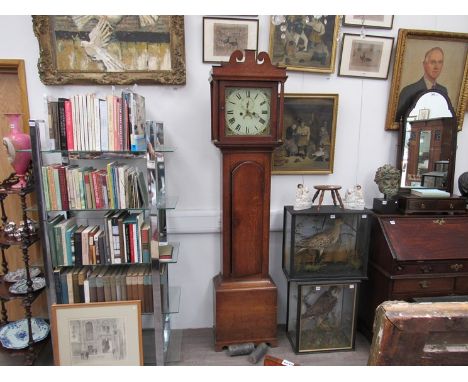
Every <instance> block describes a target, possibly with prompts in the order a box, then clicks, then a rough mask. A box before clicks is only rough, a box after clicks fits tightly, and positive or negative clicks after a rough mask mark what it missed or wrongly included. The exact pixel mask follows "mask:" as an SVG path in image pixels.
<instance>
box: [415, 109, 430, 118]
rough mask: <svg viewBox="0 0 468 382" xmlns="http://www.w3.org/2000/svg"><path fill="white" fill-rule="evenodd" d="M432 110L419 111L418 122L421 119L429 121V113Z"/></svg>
mask: <svg viewBox="0 0 468 382" xmlns="http://www.w3.org/2000/svg"><path fill="white" fill-rule="evenodd" d="M430 111H431V109H419V113H418V120H420V119H429V113H430Z"/></svg>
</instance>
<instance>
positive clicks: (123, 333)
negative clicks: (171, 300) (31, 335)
mask: <svg viewBox="0 0 468 382" xmlns="http://www.w3.org/2000/svg"><path fill="white" fill-rule="evenodd" d="M51 313H52V317H51V326H52V340H53V348H54V363H55V365H56V366H140V365H143V345H142V327H141V302H140V301H139V300H135V301H111V302H96V303H93V302H92V303H86V304H54V305H52V306H51Z"/></svg>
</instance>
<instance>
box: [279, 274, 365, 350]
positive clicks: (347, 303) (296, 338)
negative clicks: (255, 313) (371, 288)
mask: <svg viewBox="0 0 468 382" xmlns="http://www.w3.org/2000/svg"><path fill="white" fill-rule="evenodd" d="M358 285H359V281H341V282H338V283H334V282H332V283H330V282H328V283H323V284H320V283H310V282H305V281H304V282H303V281H291V282H289V283H288V315H287V324H286V325H287V334H288V338H289V340H290V341H291V345H292V347H293V349H294V351H295V352H296V353H303V352H320V351H332V350H333V351H335V350H352V349H354V340H355V333H356V300H357V295H358V293H357V289H358Z"/></svg>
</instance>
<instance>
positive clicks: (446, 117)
mask: <svg viewBox="0 0 468 382" xmlns="http://www.w3.org/2000/svg"><path fill="white" fill-rule="evenodd" d="M456 148H457V121H456V117H455V112H454V110H453V107H452V105H451V103H450V100H449V99H448V97H447V96H446V95H445V94H443V93H441V92H439V91H437V90H432V89H431V90H428V91H426V92H423V93H421V94H420V95H419V96H418V97H416V99H415V100H414V102H413V105H412V106H411V107H410V108H409V110H408V111H407V113H406V114H405V118H404V119H403V121H402V124H401V130H400V141H399V148H398V155H397V158H398V159H397V162H398V163H397V166H398V167H399V169H400V170H401V179H400V190H401V192H402V193H407V192H409V191H410V190H411V189H412V188H436V189H440V190H444V191H447V192H449V193H452V191H453V176H454V170H455V156H456Z"/></svg>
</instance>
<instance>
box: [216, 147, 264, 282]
mask: <svg viewBox="0 0 468 382" xmlns="http://www.w3.org/2000/svg"><path fill="white" fill-rule="evenodd" d="M269 156H270V154H269V153H268V154H267V153H250V154H246V153H231V154H228V155H226V154H225V156H224V159H225V166H228V167H229V171H228V172H226V173H225V174H226V175H227V176H226V175H225V181H226V182H227V183H228V184H226V186H227V187H228V188H227V189H228V190H230V194H231V199H230V200H225V201H224V206H223V212H224V216H223V219H224V223H225V224H224V225H223V229H224V230H227V231H228V232H229V233H230V234H229V235H226V236H225V237H228V238H229V239H228V240H227V241H228V242H227V243H224V250H225V256H224V259H223V260H224V261H223V263H224V264H223V265H224V266H228V267H229V269H227V268H226V267H224V271H225V272H224V274H225V275H226V276H227V275H229V276H230V277H234V278H237V277H249V276H264V275H267V274H268V269H267V267H268V243H269V226H270V219H269V212H270V203H269V200H270V199H269V193H270V177H269V168H270V159H269ZM229 211H230V212H231V213H230V214H229ZM229 253H230V256H229ZM229 258H230V261H229ZM226 272H227V273H226Z"/></svg>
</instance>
